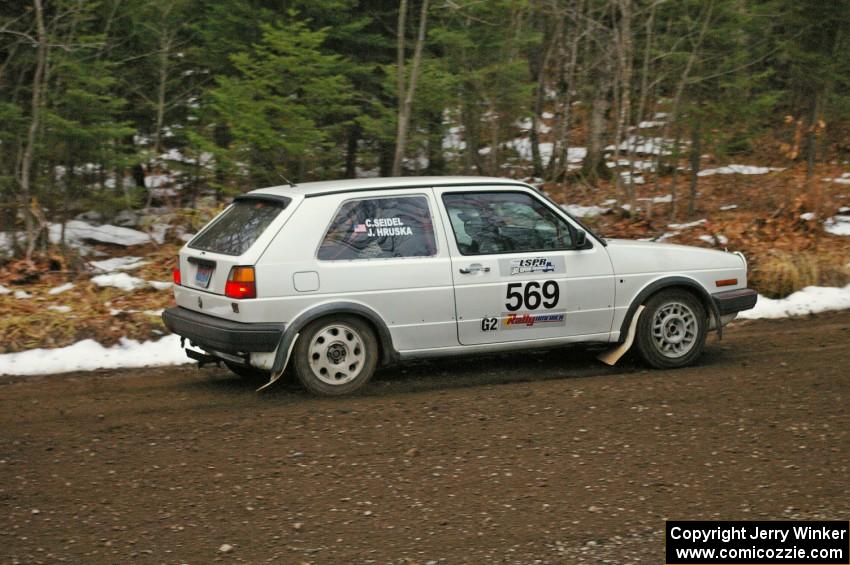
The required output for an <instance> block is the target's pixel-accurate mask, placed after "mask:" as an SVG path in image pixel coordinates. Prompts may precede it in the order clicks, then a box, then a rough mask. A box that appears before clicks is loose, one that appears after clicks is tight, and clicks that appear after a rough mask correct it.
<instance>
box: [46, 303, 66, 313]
mask: <svg viewBox="0 0 850 565" xmlns="http://www.w3.org/2000/svg"><path fill="white" fill-rule="evenodd" d="M47 309H48V310H53V311H54V312H59V313H60V314H67V313H68V312H70V311H71V307H70V306H55V305H54V306H48V307H47Z"/></svg>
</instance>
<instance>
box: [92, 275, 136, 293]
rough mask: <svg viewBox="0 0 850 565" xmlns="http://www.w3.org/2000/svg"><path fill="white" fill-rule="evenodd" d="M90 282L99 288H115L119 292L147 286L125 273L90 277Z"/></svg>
mask: <svg viewBox="0 0 850 565" xmlns="http://www.w3.org/2000/svg"><path fill="white" fill-rule="evenodd" d="M91 282H93V283H94V284H96V285H97V286H101V287H109V286H111V287H115V288H120V289H121V290H126V291H130V290H136V289H137V288H143V287H145V286H147V284H148V282H147V281H146V280H144V279H140V278H138V277H131V276H130V275H128V274H127V273H109V274H106V275H98V276H96V277H92V279H91Z"/></svg>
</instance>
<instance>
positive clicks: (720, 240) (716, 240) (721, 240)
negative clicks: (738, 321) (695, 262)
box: [699, 233, 729, 245]
mask: <svg viewBox="0 0 850 565" xmlns="http://www.w3.org/2000/svg"><path fill="white" fill-rule="evenodd" d="M699 240H700V241H704V242H706V243H710V244H711V245H716V244H720V245H726V244H727V243H729V238H728V237H726V236H725V235H723V234H720V233H716V234H714V235H713V236H712V235H701V236H699Z"/></svg>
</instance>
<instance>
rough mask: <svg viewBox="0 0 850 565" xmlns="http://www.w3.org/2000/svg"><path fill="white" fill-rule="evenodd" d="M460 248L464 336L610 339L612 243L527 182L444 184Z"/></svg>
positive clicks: (458, 299)
mask: <svg viewBox="0 0 850 565" xmlns="http://www.w3.org/2000/svg"><path fill="white" fill-rule="evenodd" d="M437 192H438V200H439V201H440V204H441V214H442V216H443V222H444V224H445V225H446V232H447V233H448V239H449V248H450V251H451V255H452V277H453V282H454V292H455V308H456V312H457V331H458V340H459V341H460V343H461V344H463V345H479V344H487V343H500V342H512V341H526V340H546V339H563V338H568V337H575V338H577V339H583V340H596V339H599V340H601V341H607V340H608V337H609V336H610V330H611V321H612V318H613V313H614V309H613V306H614V278H613V269H612V266H611V261H610V260H609V258H608V254H607V253H606V251H605V249H604V247H603V246H602V245H601V244H600V243H599V242H598V241H596V240H595V239H593V238H591V237H588V238H587V242H586V243H585V245H584V246H583V247H582V248H581V249H577V248H576V246H575V245H574V242H575V241H576V237H577V233H578V231H579V229H580V228H579V227H578V226H577V225H575V224H574V223H572V222H571V221H570V219H569V218H568V217H567V216H565V215H564V214H562V213H561V212H560V211H559V210H558V209H557V208H556V207H555V206H553V205H552V204H551V203H549V202H548V201H546V200H545V199H542V198H540V197H539V196H538V195H537V194H535V193H534V191H532V190H530V189H525V188H523V187H511V188H508V189H506V188H505V187H493V188H486V187H475V188H474V189H473V188H469V189H465V188H460V187H453V188H442V189H437Z"/></svg>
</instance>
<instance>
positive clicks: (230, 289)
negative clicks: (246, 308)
mask: <svg viewBox="0 0 850 565" xmlns="http://www.w3.org/2000/svg"><path fill="white" fill-rule="evenodd" d="M224 295H225V296H227V297H228V298H257V281H256V279H255V278H254V267H233V268H232V269H230V274H229V275H227V282H226V283H225V285H224Z"/></svg>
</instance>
